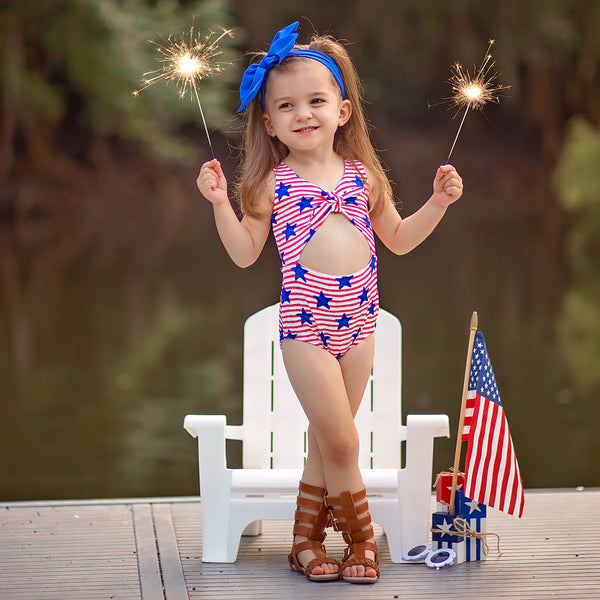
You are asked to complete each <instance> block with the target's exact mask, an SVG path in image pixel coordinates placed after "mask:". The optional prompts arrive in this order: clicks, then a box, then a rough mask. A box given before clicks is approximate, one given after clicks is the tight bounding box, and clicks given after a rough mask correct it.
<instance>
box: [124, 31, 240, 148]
mask: <svg viewBox="0 0 600 600" xmlns="http://www.w3.org/2000/svg"><path fill="white" fill-rule="evenodd" d="M215 35H217V34H216V33H215V32H210V33H209V34H208V35H207V36H205V37H201V36H200V35H198V34H197V33H196V32H195V31H194V27H193V26H192V27H191V28H190V32H189V37H187V38H186V36H185V35H184V34H182V35H181V36H180V38H179V39H173V37H172V36H171V35H170V36H169V37H168V38H167V39H166V41H165V43H164V44H160V43H158V42H155V41H152V40H151V43H152V44H154V45H155V46H156V51H157V53H158V58H157V60H158V62H160V63H163V66H162V67H161V68H160V69H156V70H154V71H149V72H147V73H144V75H143V79H142V84H143V85H142V87H141V88H139V89H138V90H135V91H134V92H133V95H134V96H138V95H139V93H140V92H141V91H143V90H145V89H146V88H149V87H150V86H151V85H154V84H155V83H158V82H159V81H165V82H166V83H169V82H171V81H173V82H175V83H176V84H177V85H178V86H179V97H180V98H182V99H183V98H184V97H185V96H186V94H188V93H189V95H190V97H191V99H192V100H193V99H194V98H196V102H197V103H198V108H199V109H200V116H201V117H202V123H203V124H204V131H205V132H206V138H207V139H208V145H209V146H210V151H211V153H212V155H213V156H214V154H215V152H214V150H213V146H212V142H211V140H210V135H209V133H208V126H207V125H206V119H205V118H204V111H203V110H202V104H201V103H200V97H199V96H198V84H199V83H200V81H202V80H203V79H206V78H207V77H211V76H213V75H216V74H217V73H220V72H221V71H222V70H223V68H222V66H221V64H219V63H217V62H215V58H216V57H217V56H219V55H220V54H222V51H221V50H220V48H219V45H218V44H219V42H220V41H221V40H222V39H223V38H224V37H225V36H229V37H231V38H232V37H233V30H232V29H223V31H222V32H221V34H220V35H218V37H217V38H216V39H213V38H214V36H215Z"/></svg>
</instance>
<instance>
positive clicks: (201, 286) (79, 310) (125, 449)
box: [0, 142, 600, 500]
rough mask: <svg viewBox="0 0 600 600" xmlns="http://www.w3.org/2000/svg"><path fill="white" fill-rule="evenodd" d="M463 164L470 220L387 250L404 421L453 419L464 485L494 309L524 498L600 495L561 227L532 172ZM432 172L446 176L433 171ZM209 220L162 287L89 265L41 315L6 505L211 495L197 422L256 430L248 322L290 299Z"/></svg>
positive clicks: (11, 433) (386, 288)
mask: <svg viewBox="0 0 600 600" xmlns="http://www.w3.org/2000/svg"><path fill="white" fill-rule="evenodd" d="M405 144H406V147H407V148H408V142H405ZM405 153H406V155H405V156H399V157H398V158H399V159H402V161H403V163H402V164H404V165H405V170H404V171H403V173H402V175H400V174H396V173H392V177H393V179H394V180H395V181H396V185H397V188H398V190H399V194H400V195H401V196H402V197H403V198H406V201H405V204H404V206H403V209H402V210H403V214H409V213H410V212H412V210H414V209H415V208H416V207H417V206H418V205H419V204H420V203H421V202H422V200H424V199H426V197H427V196H428V193H429V189H430V184H429V181H430V177H429V174H427V175H426V176H425V175H423V176H422V173H421V171H422V170H423V169H421V165H420V162H422V161H423V153H420V154H419V153H411V152H408V150H406V152H405ZM437 153H438V154H439V152H437ZM457 155H458V156H457V157H456V159H457V161H458V163H459V166H460V164H461V163H462V166H461V167H460V168H461V171H462V173H463V176H464V177H465V181H467V182H468V184H467V193H466V194H465V198H464V199H463V200H462V201H461V203H460V205H459V206H456V207H453V208H452V209H451V210H450V211H449V213H448V215H447V216H446V218H445V220H444V222H443V223H442V225H441V226H440V228H439V229H438V230H437V231H436V232H435V233H434V235H433V236H432V237H431V238H430V239H429V240H428V241H427V242H426V243H425V244H423V245H422V246H421V247H420V248H418V249H417V250H415V251H414V252H413V253H411V254H410V255H408V256H405V257H396V256H392V255H391V254H390V253H389V252H387V251H386V250H385V249H384V248H383V247H382V246H381V244H380V265H381V278H380V292H381V303H382V306H383V307H385V308H386V309H387V310H390V311H391V312H393V313H395V314H396V315H398V316H399V318H400V319H401V321H402V323H403V332H404V346H403V348H404V364H403V369H404V383H403V390H404V394H403V407H404V413H405V414H408V413H437V412H444V413H447V414H449V415H450V419H451V430H452V434H453V439H452V440H449V441H445V440H442V441H437V442H436V447H435V466H434V468H435V469H436V471H439V470H442V469H446V468H448V467H449V466H450V465H451V464H452V461H453V455H454V439H455V437H456V428H457V415H458V410H459V404H460V395H461V388H462V380H463V372H464V361H465V353H466V345H467V339H468V327H469V320H470V316H471V312H472V311H473V310H477V311H478V313H479V319H480V329H481V330H482V331H483V332H484V334H485V336H486V341H487V345H488V350H489V353H490V356H491V360H492V365H493V367H494V370H495V374H496V378H497V381H498V385H499V389H500V394H501V397H502V400H503V403H504V406H505V410H506V413H507V417H508V421H509V425H510V429H511V433H512V436H513V440H514V444H515V448H516V452H517V456H518V459H519V462H520V465H521V471H522V475H523V479H524V483H525V486H526V487H556V486H577V485H583V486H597V485H599V484H600V474H599V472H598V468H597V464H596V457H597V456H598V454H599V452H600V447H599V442H598V435H597V434H598V425H597V423H598V422H599V421H598V418H599V417H600V410H599V408H598V403H597V401H596V399H595V398H594V395H593V394H591V393H588V394H585V393H582V392H578V391H577V390H576V389H575V386H574V385H573V381H572V376H571V375H570V373H569V372H568V368H567V366H566V365H567V361H566V357H565V356H564V352H563V350H562V349H561V346H560V343H559V341H558V338H557V335H556V328H557V322H558V320H559V317H560V309H561V299H562V298H563V296H564V294H565V293H566V291H567V290H568V288H569V285H570V282H569V277H568V275H567V270H566V269H565V266H564V260H563V258H562V249H561V243H562V242H561V240H562V237H561V236H562V233H561V231H560V227H556V226H555V225H553V222H552V220H551V219H549V217H548V214H547V213H544V215H545V216H540V214H541V213H540V212H539V211H537V209H536V202H537V200H536V198H535V197H534V196H533V194H532V188H529V187H528V185H529V184H528V183H527V181H528V174H527V173H526V174H519V173H518V172H516V174H513V177H512V179H511V178H509V179H508V180H507V179H502V180H501V179H500V178H499V177H494V176H493V175H494V174H493V173H491V174H490V171H489V170H490V167H489V163H490V161H489V157H488V160H487V161H484V160H479V159H478V157H477V153H476V152H473V153H471V154H464V155H462V156H461V154H460V152H458V153H457ZM391 158H392V159H393V158H394V157H391ZM388 160H390V159H388ZM425 162H426V163H427V164H429V163H431V164H432V165H433V166H432V169H429V167H428V166H427V165H426V167H427V168H426V169H425V172H426V173H429V171H431V173H433V169H434V168H435V163H434V159H432V158H431V156H426V160H425ZM531 168H532V167H531V165H524V166H523V170H524V171H529V170H530V169H531ZM188 175H189V177H190V181H193V176H194V175H193V173H189V174H188ZM490 175H491V177H490ZM490 180H492V181H493V182H494V183H493V184H490V183H489V182H490ZM197 211H198V212H197V213H195V214H194V219H191V220H192V221H194V222H196V220H197V222H198V223H202V227H200V226H199V225H198V230H197V231H196V230H193V225H192V233H190V234H189V240H188V241H187V242H185V243H183V242H182V246H181V247H182V250H181V252H180V253H179V254H177V253H175V254H173V255H172V256H170V257H168V259H165V260H163V262H162V263H160V264H159V265H158V266H157V267H156V268H155V269H154V270H153V271H152V276H151V277H149V276H146V275H144V271H143V269H140V268H139V265H137V264H136V265H134V266H133V267H131V265H130V267H128V268H126V267H125V266H123V265H120V261H117V263H115V264H114V265H113V267H111V268H110V269H108V271H106V270H105V271H102V274H100V271H94V270H93V269H92V268H91V266H90V264H89V262H90V261H88V259H87V258H85V257H83V258H82V259H81V261H80V263H79V266H76V267H74V268H72V269H71V270H70V272H69V273H68V276H67V277H66V278H65V279H63V280H61V281H62V283H60V285H58V287H57V289H59V290H61V292H60V293H58V294H54V296H52V297H53V298H54V301H53V302H52V303H50V302H48V303H46V304H44V306H45V308H44V310H42V309H39V310H40V311H41V312H40V315H41V317H40V319H39V320H40V321H41V322H42V323H45V327H46V328H50V327H51V329H52V334H51V335H50V334H49V336H50V337H49V338H48V339H49V340H50V342H48V343H47V346H46V347H45V348H44V349H42V351H40V352H39V355H41V358H38V359H37V360H36V361H35V362H34V363H33V364H32V365H31V366H30V367H29V368H27V369H25V370H23V371H22V372H21V373H20V374H19V373H17V372H16V371H15V369H14V368H6V369H3V383H2V400H1V401H2V407H3V424H2V437H1V440H0V452H1V455H2V457H3V460H2V467H1V470H0V497H2V498H3V499H5V500H24V499H48V498H90V497H131V496H171V495H191V494H195V493H197V471H196V442H195V440H193V439H192V438H191V437H190V436H189V435H188V434H187V433H186V432H185V431H184V430H183V428H182V423H183V418H184V416H185V415H186V414H187V413H224V414H227V416H228V419H229V422H230V423H239V422H240V419H241V385H242V384H241V370H242V366H241V365H242V362H241V361H242V357H241V341H242V327H243V322H244V320H245V318H246V317H247V316H249V315H250V314H252V313H253V312H255V311H256V310H259V309H260V308H262V307H263V306H266V305H268V304H271V303H273V302H275V301H277V298H278V290H279V274H278V266H277V257H276V253H275V249H274V247H273V245H272V243H269V245H268V246H267V248H266V249H265V252H264V255H263V256H262V257H261V259H260V261H259V263H257V264H256V265H255V266H253V267H251V268H250V269H248V270H246V271H240V270H239V269H237V268H236V267H235V266H233V265H232V264H231V263H230V262H229V260H228V259H227V257H226V256H225V253H224V251H223V250H222V248H221V247H220V245H219V242H218V240H217V238H216V234H215V231H214V227H213V226H212V221H211V220H212V217H211V215H210V212H209V211H208V209H207V208H206V207H205V206H202V207H201V208H200V209H197ZM125 262H126V261H125ZM119 265H120V266H119ZM144 277H145V279H144ZM49 305H51V306H52V311H51V312H44V311H48V310H49V309H48V306H49ZM46 319H47V320H46ZM42 329H43V328H42ZM40 335H41V334H40ZM5 346H7V344H5ZM6 354H8V353H7V352H6ZM231 458H232V460H233V464H235V463H236V461H237V460H238V458H237V457H236V456H235V453H233V454H232V457H231Z"/></svg>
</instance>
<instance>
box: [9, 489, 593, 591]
mask: <svg viewBox="0 0 600 600" xmlns="http://www.w3.org/2000/svg"><path fill="white" fill-rule="evenodd" d="M200 510H201V505H200V502H199V501H198V499H196V498H173V499H160V498H158V499H138V500H134V499H129V500H127V499H125V500H105V501H88V502H86V501H73V502H55V503H41V502H36V503H5V504H0V599H2V600H55V599H56V600H59V599H60V600H71V599H72V600H95V599H97V598H98V599H102V600H111V599H115V600H130V599H131V600H134V599H135V600H137V599H142V600H161V599H166V600H185V599H186V598H189V599H190V600H199V599H203V600H204V599H206V600H231V599H233V598H236V599H238V598H244V599H248V600H253V599H261V600H271V599H273V600H275V599H277V600H282V599H285V600H288V599H292V600H293V599H295V598H298V599H300V598H302V599H303V600H304V599H305V598H314V597H319V598H323V599H324V600H327V599H329V598H340V597H344V598H349V599H353V598H355V599H360V600H363V599H369V598H373V599H382V600H383V599H386V600H387V599H389V600H394V599H395V598H410V599H411V600H429V599H433V598H435V599H436V600H437V599H439V597H440V595H442V596H443V597H444V600H454V599H457V600H458V599H459V598H460V600H463V599H464V598H470V599H472V600H495V599H503V598H511V599H514V600H530V599H531V600H534V599H535V600H537V599H546V598H559V599H561V600H571V599H572V600H575V599H577V600H587V599H592V598H593V599H595V600H596V599H597V598H600V570H599V569H598V564H600V544H598V541H597V532H598V526H597V523H598V522H599V521H600V490H586V491H575V490H569V491H556V490H555V491H527V492H526V506H525V513H524V516H523V518H522V519H516V518H514V517H510V516H507V515H504V514H502V513H499V512H497V511H494V510H490V511H489V516H488V519H487V529H488V531H496V532H497V533H499V534H500V536H501V546H502V550H503V552H504V553H503V554H502V556H498V555H497V554H496V552H495V551H494V549H493V548H492V549H491V552H490V555H489V556H488V558H487V560H485V561H481V562H476V563H464V564H462V565H458V566H452V567H446V568H444V569H441V570H440V571H437V572H436V571H435V570H433V569H429V568H427V567H426V566H425V565H423V564H408V565H407V564H393V563H392V562H391V561H390V559H389V552H388V549H387V544H386V541H385V536H384V535H383V533H382V531H381V529H379V528H378V527H376V537H377V541H378V543H379V546H380V554H381V572H382V576H381V580H380V581H379V582H378V583H377V584H376V585H372V586H357V585H349V584H346V583H343V582H341V581H340V582H328V583H322V584H318V583H313V582H310V581H308V580H306V579H305V578H304V577H303V576H302V575H299V574H298V573H294V572H292V571H291V570H290V569H289V567H288V566H287V560H286V557H287V553H288V552H289V548H290V546H291V540H292V535H291V524H290V523H287V522H281V521H267V522H265V523H264V532H263V534H262V535H260V536H256V537H244V538H243V539H242V543H241V545H240V553H239V557H238V560H237V561H236V562H235V563H231V564H213V563H203V562H202V535H201V533H202V532H201V525H200ZM343 547H344V544H343V541H342V540H341V536H340V535H339V534H335V533H334V534H332V535H330V536H329V537H328V539H327V548H328V551H329V553H330V554H331V555H333V556H338V555H341V553H342V551H343Z"/></svg>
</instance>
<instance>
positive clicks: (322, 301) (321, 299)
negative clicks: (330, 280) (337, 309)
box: [314, 290, 333, 310]
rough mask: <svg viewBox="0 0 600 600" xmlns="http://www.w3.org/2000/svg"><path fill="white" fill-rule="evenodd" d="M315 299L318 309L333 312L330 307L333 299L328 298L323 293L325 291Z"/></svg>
mask: <svg viewBox="0 0 600 600" xmlns="http://www.w3.org/2000/svg"><path fill="white" fill-rule="evenodd" d="M314 298H315V300H316V301H317V308H321V307H324V308H326V309H327V310H331V308H330V307H329V303H330V302H331V301H332V300H333V298H330V297H328V296H326V295H325V294H324V293H323V290H321V291H320V292H319V295H318V296H315V297H314Z"/></svg>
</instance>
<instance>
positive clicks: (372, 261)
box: [369, 254, 377, 273]
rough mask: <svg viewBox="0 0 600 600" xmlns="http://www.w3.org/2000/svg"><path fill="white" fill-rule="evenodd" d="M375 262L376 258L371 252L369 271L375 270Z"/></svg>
mask: <svg viewBox="0 0 600 600" xmlns="http://www.w3.org/2000/svg"><path fill="white" fill-rule="evenodd" d="M376 264H377V258H375V255H374V254H373V256H371V264H370V265H369V267H370V268H371V273H373V271H375V265H376Z"/></svg>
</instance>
